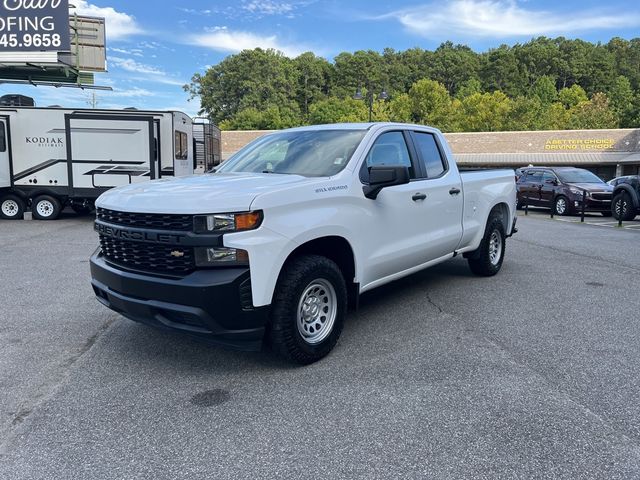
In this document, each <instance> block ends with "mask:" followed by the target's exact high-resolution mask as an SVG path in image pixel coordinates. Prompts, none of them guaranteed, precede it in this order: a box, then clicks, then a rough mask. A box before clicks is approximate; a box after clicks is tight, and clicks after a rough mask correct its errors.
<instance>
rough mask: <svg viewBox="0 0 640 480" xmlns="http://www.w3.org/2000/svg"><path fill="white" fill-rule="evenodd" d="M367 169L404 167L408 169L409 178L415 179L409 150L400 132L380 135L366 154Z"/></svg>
mask: <svg viewBox="0 0 640 480" xmlns="http://www.w3.org/2000/svg"><path fill="white" fill-rule="evenodd" d="M365 164H366V166H367V167H373V166H375V165H393V166H405V167H408V168H409V178H415V172H414V169H413V165H412V164H411V158H410V157H409V149H408V148H407V144H406V142H405V141H404V135H403V134H402V132H387V133H383V134H382V135H380V136H379V137H378V138H377V139H376V141H375V143H374V144H373V145H372V147H371V150H369V153H368V154H367V159H366V162H365Z"/></svg>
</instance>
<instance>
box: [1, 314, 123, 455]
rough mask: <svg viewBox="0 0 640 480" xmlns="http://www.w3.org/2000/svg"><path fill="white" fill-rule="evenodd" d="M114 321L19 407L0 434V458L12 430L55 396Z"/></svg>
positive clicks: (104, 324)
mask: <svg viewBox="0 0 640 480" xmlns="http://www.w3.org/2000/svg"><path fill="white" fill-rule="evenodd" d="M116 320H117V317H116V316H113V317H111V318H109V319H108V320H106V321H105V322H103V323H102V325H100V327H99V328H98V330H96V332H95V333H94V334H93V335H91V336H90V337H89V338H87V340H86V341H85V342H84V343H83V344H82V345H81V346H80V347H78V348H77V349H75V351H73V352H72V353H71V354H70V355H69V356H67V357H66V358H64V359H63V360H62V361H61V362H60V367H61V370H60V371H59V372H58V373H57V374H56V375H55V376H54V377H52V378H50V379H49V381H47V382H46V383H44V384H42V385H40V388H39V393H38V394H36V395H35V396H34V397H32V398H31V399H30V400H31V401H30V402H28V403H25V404H23V405H21V406H20V408H18V409H17V410H16V412H15V413H14V414H13V417H12V418H11V422H10V425H11V428H9V429H8V431H7V432H4V434H2V432H0V434H1V435H0V436H1V437H4V439H2V441H1V442H0V456H2V455H4V454H5V453H6V449H7V447H8V445H9V444H10V442H11V440H12V439H13V437H14V435H15V430H14V429H15V428H17V427H18V426H19V425H20V424H22V423H24V422H25V421H26V420H27V419H28V418H29V416H31V415H32V414H33V413H34V412H35V411H36V410H37V409H38V407H40V406H41V405H43V404H44V403H45V402H46V401H47V400H49V399H50V398H51V397H53V395H55V393H56V392H57V391H58V389H59V388H60V387H61V386H62V385H63V384H64V382H65V381H66V380H67V378H68V377H69V373H70V370H71V368H72V367H73V366H74V365H75V364H76V363H77V362H78V360H80V358H82V356H83V355H85V354H86V353H87V352H88V351H89V350H91V347H93V345H95V343H96V342H97V341H98V339H99V338H100V336H101V335H102V334H104V333H105V332H106V331H107V330H108V329H109V327H111V325H112V324H113V323H114V322H115V321H116Z"/></svg>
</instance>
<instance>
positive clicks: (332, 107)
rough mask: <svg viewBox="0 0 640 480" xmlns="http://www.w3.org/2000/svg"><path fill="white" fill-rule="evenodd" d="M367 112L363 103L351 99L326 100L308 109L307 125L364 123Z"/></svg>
mask: <svg viewBox="0 0 640 480" xmlns="http://www.w3.org/2000/svg"><path fill="white" fill-rule="evenodd" d="M368 116H369V111H368V108H367V106H366V105H365V102H363V101H360V100H354V99H352V98H344V99H340V98H335V97H334V98H328V99H327V100H320V101H319V102H316V103H314V104H312V105H311V106H310V107H309V123H311V124H314V125H315V124H322V123H340V122H366V121H367V120H368Z"/></svg>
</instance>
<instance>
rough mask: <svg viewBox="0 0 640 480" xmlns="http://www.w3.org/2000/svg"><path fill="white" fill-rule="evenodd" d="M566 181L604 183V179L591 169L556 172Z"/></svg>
mask: <svg viewBox="0 0 640 480" xmlns="http://www.w3.org/2000/svg"><path fill="white" fill-rule="evenodd" d="M556 173H557V175H558V177H560V180H562V181H563V182H564V183H604V181H603V180H602V179H601V178H600V177H598V176H596V175H595V174H593V173H591V172H590V171H589V170H577V169H576V170H567V171H564V172H562V171H560V172H556Z"/></svg>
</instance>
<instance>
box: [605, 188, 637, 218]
mask: <svg viewBox="0 0 640 480" xmlns="http://www.w3.org/2000/svg"><path fill="white" fill-rule="evenodd" d="M611 213H612V214H613V218H615V219H616V220H623V221H625V222H628V221H629V220H633V219H634V218H635V216H636V212H635V211H634V208H633V200H632V199H631V195H629V194H628V193H627V192H620V193H619V194H617V195H616V196H615V198H614V199H613V202H612V203H611Z"/></svg>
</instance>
